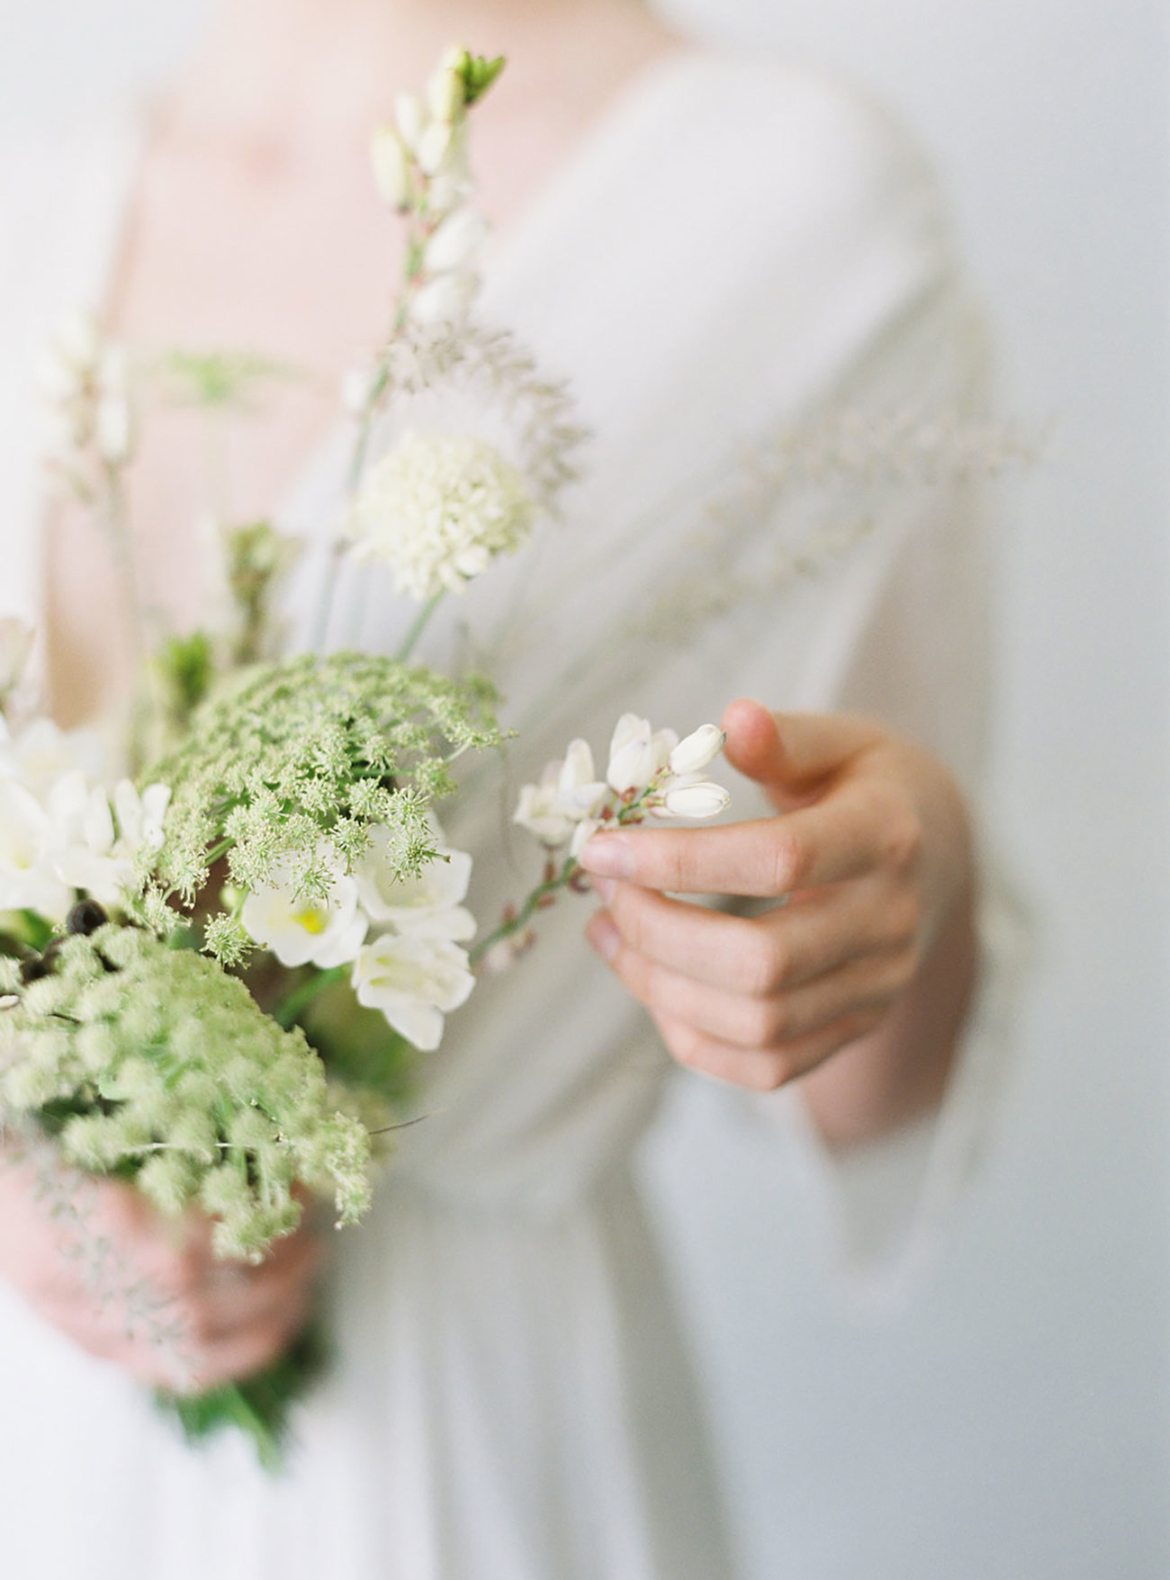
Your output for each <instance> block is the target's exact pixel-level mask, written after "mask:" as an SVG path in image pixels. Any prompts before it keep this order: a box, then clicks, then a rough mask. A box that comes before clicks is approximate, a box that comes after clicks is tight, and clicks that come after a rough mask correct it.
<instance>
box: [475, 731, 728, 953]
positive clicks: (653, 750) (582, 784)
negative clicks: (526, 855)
mask: <svg viewBox="0 0 1170 1580" xmlns="http://www.w3.org/2000/svg"><path fill="white" fill-rule="evenodd" d="M725 739H726V737H725V736H724V734H723V731H722V730H720V729H719V728H718V727H717V726H716V725H714V724H703V725H700V727H699V728H698V729H697V730H694V731H693V732H692V733H691V734H690V735H688V736H687V737H686V739H685V740H683V741H680V740H679V738H678V736H677V735H676V734H675V732H674V731H673V730H657V731H655V730H652V729H651V728H650V724H649V721H648V720H646V719H642V718H639V717H638V715H637V714H635V713H625V714H623V715H622V717H621V718H620V719H619V720H618V723H617V727H616V729H615V730H614V733H613V739H612V741H611V743H610V750H609V765H608V767H607V769H606V776H605V779H604V780H598V779H597V778H596V777H595V774H594V768H593V753H592V751H591V749H590V747H589V744H588V742H586V741H583V740H575V741H572V742H571V743H570V745H569V748H568V751H567V752H566V753H565V757H564V759H563V761H560V762H553V763H549V765H548V767H547V768H546V769H545V771H544V774H543V775H542V777H541V780H540V783H539V784H528V785H525V786H524V787H523V789H522V790H521V792H520V803H519V806H518V807H517V809H516V814H515V817H514V818H513V822H515V823H518V824H519V825H520V826H521V827H522V828H526V829H527V830H528V831H529V833H530V834H533V835H535V837H536V838H537V839H538V840H539V841H540V843H541V844H542V845H543V846H544V847H545V850H546V852H547V853H548V855H547V860H546V865H545V870H544V876H543V878H542V880H541V882H540V883H539V884H537V886H536V887H535V888H534V889H533V890H531V892H530V893H529V894H528V895H527V897H526V898H525V899H524V900H523V901H522V902H521V903H520V904H519V905H518V906H509V907H508V909H507V910H506V911H505V914H504V917H503V919H502V921H501V922H500V925H499V926H498V927H497V928H496V929H495V931H494V932H492V933H490V934H489V935H488V936H487V937H486V938H485V939H483V940H482V941H481V942H480V943H478V944H477V945H476V946H475V948H474V949H472V951H471V963H472V965H473V966H476V967H481V968H482V969H484V970H487V971H492V972H494V971H498V970H502V969H504V968H505V967H506V966H507V965H509V964H510V963H511V961H512V960H514V959H516V958H517V957H518V956H519V955H520V954H523V953H524V952H525V951H526V950H527V949H528V948H530V947H531V945H532V943H533V942H534V936H533V934H532V932H531V929H530V926H529V924H530V923H531V921H532V918H533V917H534V916H535V915H536V913H537V912H538V911H540V910H544V909H546V908H547V907H548V906H549V905H551V904H553V903H554V901H555V899H556V896H557V894H558V893H560V892H561V891H562V890H564V889H575V890H576V891H577V892H579V893H585V892H587V891H588V880H587V879H585V877H584V875H583V874H582V872H581V868H580V866H579V865H578V861H577V857H578V856H579V854H580V852H581V850H582V849H583V847H584V846H585V845H586V844H587V843H588V842H589V840H591V839H592V838H593V837H594V836H595V835H600V834H603V833H605V832H606V831H608V830H611V829H616V828H629V827H633V826H636V825H637V824H639V823H642V822H644V821H645V819H646V818H647V817H653V818H659V819H672V818H700V819H702V818H711V817H717V816H718V815H719V814H720V813H721V812H723V811H725V810H726V808H727V807H728V805H729V804H730V801H731V797H730V796H729V795H728V793H727V791H726V790H725V789H724V788H723V786H722V785H719V784H716V783H714V781H712V780H709V779H707V778H705V777H704V775H703V773H702V770H703V769H705V768H707V767H708V766H709V765H710V764H711V763H713V762H714V761H715V759H716V757H718V756H719V753H720V752H721V751H722V750H723V743H724V741H725ZM566 845H567V846H568V853H567V855H563V854H560V853H561V852H563V851H564V848H565V846H566Z"/></svg>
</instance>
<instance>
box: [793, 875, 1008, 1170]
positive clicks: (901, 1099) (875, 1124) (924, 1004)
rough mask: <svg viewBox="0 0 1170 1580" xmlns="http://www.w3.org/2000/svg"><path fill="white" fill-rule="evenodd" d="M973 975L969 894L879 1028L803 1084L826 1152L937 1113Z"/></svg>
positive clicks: (969, 891)
mask: <svg viewBox="0 0 1170 1580" xmlns="http://www.w3.org/2000/svg"><path fill="white" fill-rule="evenodd" d="M978 968H979V955H978V943H977V938H976V929H975V893H974V888H973V886H969V887H968V888H967V889H966V891H965V892H964V894H963V895H962V896H961V897H960V899H959V900H958V901H957V902H956V904H955V905H954V907H953V909H952V911H951V914H950V916H949V917H948V919H947V921H946V922H945V923H944V925H943V927H942V928H941V930H940V932H939V934H938V936H937V938H936V939H935V942H934V944H933V946H932V948H931V949H930V950H929V952H928V953H927V955H926V957H925V959H924V960H923V963H922V965H921V967H920V968H919V970H918V972H917V974H916V976H915V977H914V980H913V981H912V982H911V983H910V985H909V987H908V988H907V989H906V990H905V991H904V993H903V994H902V996H901V998H900V1000H899V1001H898V1002H897V1003H896V1004H895V1005H894V1006H893V1008H892V1009H891V1011H890V1013H889V1014H888V1015H887V1017H886V1019H885V1020H884V1021H883V1023H882V1025H881V1026H880V1027H879V1028H878V1029H877V1030H876V1031H874V1032H871V1033H870V1034H869V1035H868V1036H866V1037H862V1038H860V1039H858V1041H856V1042H854V1043H851V1044H850V1045H849V1046H848V1047H845V1048H842V1049H841V1050H840V1051H839V1052H838V1053H836V1054H834V1055H833V1057H832V1058H831V1059H828V1060H827V1061H826V1062H825V1063H824V1064H822V1065H820V1066H819V1067H818V1068H817V1069H815V1070H813V1071H811V1072H810V1073H809V1074H808V1075H806V1076H804V1077H803V1079H802V1080H801V1081H800V1083H799V1090H800V1093H801V1096H802V1098H803V1099H804V1101H805V1103H806V1104H807V1107H808V1110H809V1113H810V1115H811V1116H812V1119H813V1121H814V1122H815V1124H816V1126H817V1128H818V1129H819V1130H820V1132H821V1134H822V1135H823V1136H824V1138H825V1140H826V1141H827V1142H828V1144H829V1145H830V1146H833V1147H847V1146H852V1145H856V1144H857V1143H859V1142H863V1141H868V1140H872V1139H873V1138H875V1137H877V1136H880V1135H884V1134H886V1133H888V1132H889V1131H892V1130H895V1129H897V1128H898V1127H899V1126H900V1125H903V1124H905V1123H907V1122H908V1121H909V1120H911V1119H914V1118H916V1117H918V1116H919V1115H921V1114H924V1113H928V1112H930V1111H931V1110H932V1109H934V1108H936V1107H937V1106H938V1104H939V1102H940V1101H941V1099H942V1096H943V1093H944V1091H945V1089H946V1085H947V1079H948V1077H949V1075H950V1072H951V1067H952V1065H953V1063H954V1059H955V1054H956V1051H957V1048H958V1044H959V1038H960V1035H961V1033H962V1029H963V1025H964V1023H965V1021H966V1017H967V1013H968V1011H969V1008H970V1004H971V1000H972V997H973V994H974V990H975V984H976V980H977V975H978Z"/></svg>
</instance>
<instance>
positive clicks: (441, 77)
mask: <svg viewBox="0 0 1170 1580" xmlns="http://www.w3.org/2000/svg"><path fill="white" fill-rule="evenodd" d="M464 99H465V95H464V91H463V75H462V73H461V72H459V71H456V70H455V68H454V66H453V65H450V66H442V67H440V69H439V70H438V71H436V72H435V74H434V76H433V77H432V78H431V80H430V82H428V83H427V104H428V105H429V106H430V111H431V114H432V115H433V116H434V117H435V119H436V120H437V121H453V120H455V119H456V117H457V116H458V115H459V113H460V111H461V110H462V109H463V105H464Z"/></svg>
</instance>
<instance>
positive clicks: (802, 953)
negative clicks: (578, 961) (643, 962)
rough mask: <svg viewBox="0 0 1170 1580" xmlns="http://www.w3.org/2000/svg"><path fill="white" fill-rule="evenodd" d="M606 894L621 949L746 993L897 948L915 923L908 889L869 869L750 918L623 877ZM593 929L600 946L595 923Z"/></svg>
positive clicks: (782, 986) (787, 985)
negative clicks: (845, 881) (858, 877)
mask: <svg viewBox="0 0 1170 1580" xmlns="http://www.w3.org/2000/svg"><path fill="white" fill-rule="evenodd" d="M606 898H607V902H608V903H607V907H606V911H605V912H604V913H603V914H604V916H605V917H607V918H608V920H609V922H611V923H612V925H613V927H614V929H616V932H617V933H618V934H619V935H620V941H621V942H622V943H624V944H625V945H627V946H628V947H629V948H630V949H632V950H634V951H636V952H637V953H638V954H641V955H644V956H645V957H646V958H647V959H648V960H650V961H653V962H655V963H657V964H658V965H660V966H665V967H668V968H669V969H670V970H671V971H674V972H678V973H681V974H683V975H685V976H689V977H692V978H694V979H695V981H696V982H698V983H706V984H709V985H710V986H712V987H717V988H722V989H724V990H726V991H727V992H730V993H737V994H747V995H750V996H753V997H767V996H768V995H770V994H774V993H779V992H782V991H784V990H787V989H791V988H794V987H798V986H799V985H800V984H801V983H803V982H808V981H810V980H812V979H813V978H815V977H819V976H821V975H823V974H824V973H825V972H827V971H831V970H834V969H835V968H836V967H838V966H842V965H845V964H846V963H847V962H848V961H850V960H853V959H856V958H857V957H859V956H861V955H864V954H867V953H870V952H875V951H882V950H892V949H898V948H905V947H907V946H909V945H910V944H911V943H912V942H913V940H914V938H915V937H916V934H917V927H918V908H917V905H916V903H915V896H914V893H913V891H912V890H911V889H909V888H908V887H906V886H901V885H891V884H888V883H887V882H886V881H885V880H884V878H883V877H879V876H876V875H875V876H870V877H867V878H865V879H864V880H862V881H861V882H858V883H855V884H843V885H840V886H839V887H836V888H831V889H826V890H823V891H820V892H819V893H818V894H817V895H815V896H808V897H801V898H799V899H797V900H796V901H794V902H792V903H791V904H789V905H787V906H785V907H784V908H783V909H779V910H773V911H769V912H767V913H766V914H764V915H763V916H755V917H752V918H751V919H748V918H746V917H739V916H728V915H726V914H725V913H723V912H722V911H712V910H707V909H706V908H705V907H703V906H699V905H694V904H691V903H688V902H686V901H682V900H672V899H668V898H667V897H666V896H665V895H661V894H658V893H656V892H655V891H654V890H650V889H639V888H637V887H636V886H635V885H633V884H628V883H614V884H612V885H611V886H610V887H609V888H608V889H607V891H606ZM593 931H594V934H595V941H596V942H598V943H599V944H600V942H601V938H600V937H596V934H598V933H603V932H604V922H603V921H600V920H599V921H597V922H596V924H595V926H594V928H593Z"/></svg>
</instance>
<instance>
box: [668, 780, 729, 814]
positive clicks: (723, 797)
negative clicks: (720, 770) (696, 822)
mask: <svg viewBox="0 0 1170 1580" xmlns="http://www.w3.org/2000/svg"><path fill="white" fill-rule="evenodd" d="M730 805H731V797H730V795H728V793H727V791H726V790H725V789H724V788H723V786H722V785H719V784H715V783H714V781H712V780H709V779H700V780H698V781H697V782H696V783H694V784H680V785H673V786H672V785H670V783H669V782H668V783H667V786H666V791H665V795H664V797H663V803H662V805H661V806H652V807H651V809H650V810H651V811H652V812H653V813H654V815H655V816H656V817H693V818H706V817H718V816H719V814H720V812H723V811H726V809H727V808H728V807H729V806H730Z"/></svg>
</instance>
